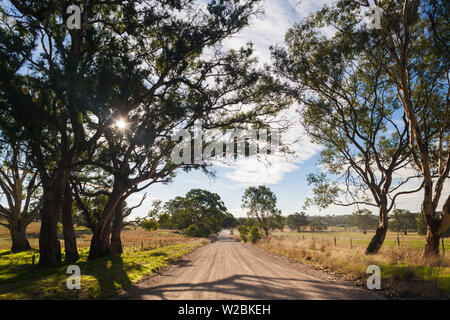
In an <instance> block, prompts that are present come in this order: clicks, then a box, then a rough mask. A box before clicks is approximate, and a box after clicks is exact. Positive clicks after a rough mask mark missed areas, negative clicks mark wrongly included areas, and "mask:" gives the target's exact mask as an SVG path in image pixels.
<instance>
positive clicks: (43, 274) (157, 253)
mask: <svg viewBox="0 0 450 320" xmlns="http://www.w3.org/2000/svg"><path fill="white" fill-rule="evenodd" d="M205 243H206V241H205V240H204V239H189V240H185V243H183V244H175V245H169V246H164V247H161V248H156V249H152V250H142V251H140V250H136V248H134V247H125V249H124V253H123V254H122V255H121V256H118V255H117V256H108V257H104V258H100V259H95V260H90V261H88V260H87V257H88V249H87V248H85V249H81V250H80V259H79V261H77V262H76V263H75V264H76V265H77V266H79V267H80V270H81V289H80V290H69V289H67V285H66V281H67V278H68V276H69V275H68V274H66V270H67V265H60V266H58V267H56V268H51V269H39V268H37V267H34V268H32V266H31V261H32V256H33V255H35V259H36V263H37V262H38V259H39V253H38V252H37V250H30V251H26V252H21V253H11V252H10V251H7V250H2V251H0V256H1V259H0V299H92V298H94V299H95V298H106V297H110V296H112V295H114V294H116V293H117V292H118V291H119V290H120V289H124V288H126V287H127V286H129V285H130V284H132V283H133V282H136V281H138V280H141V279H142V278H144V277H145V276H147V275H148V274H151V273H153V272H156V271H158V270H160V269H162V268H164V267H165V266H167V265H168V264H169V263H171V262H173V261H175V260H177V259H178V258H180V257H181V256H183V255H185V254H187V253H189V252H191V251H193V250H194V249H196V248H197V247H199V246H201V245H203V244H205Z"/></svg>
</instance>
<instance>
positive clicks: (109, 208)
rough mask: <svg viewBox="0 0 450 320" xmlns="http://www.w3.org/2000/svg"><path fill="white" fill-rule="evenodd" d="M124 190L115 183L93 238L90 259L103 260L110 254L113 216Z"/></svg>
mask: <svg viewBox="0 0 450 320" xmlns="http://www.w3.org/2000/svg"><path fill="white" fill-rule="evenodd" d="M123 190H124V189H123V187H122V186H121V185H120V183H118V182H115V184H114V187H113V191H112V192H111V195H110V196H109V199H108V202H107V203H106V206H105V208H104V209H103V213H102V219H101V220H100V221H99V223H98V225H97V227H96V228H95V231H94V234H93V236H92V240H91V247H90V250H89V258H88V259H96V258H101V257H104V256H106V255H108V254H109V253H110V236H111V223H112V219H113V214H114V212H115V210H116V208H117V207H118V206H119V204H120V201H121V199H122V195H123Z"/></svg>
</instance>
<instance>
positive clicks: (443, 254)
mask: <svg viewBox="0 0 450 320" xmlns="http://www.w3.org/2000/svg"><path fill="white" fill-rule="evenodd" d="M441 242H442V256H443V257H445V247H444V238H443V237H442V238H441Z"/></svg>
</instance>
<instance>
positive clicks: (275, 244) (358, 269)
mask: <svg viewBox="0 0 450 320" xmlns="http://www.w3.org/2000/svg"><path fill="white" fill-rule="evenodd" d="M371 234H372V232H368V233H367V234H366V235H364V234H362V232H352V231H342V232H340V231H323V232H307V233H294V232H292V233H289V232H288V233H282V232H275V233H274V234H273V235H272V236H271V237H270V238H269V239H267V240H266V241H261V242H260V243H258V246H259V247H260V248H262V249H264V250H267V251H269V252H272V253H275V254H278V255H281V256H284V257H287V258H289V259H292V260H294V261H299V262H304V263H308V264H310V265H313V266H314V267H316V268H318V269H321V270H327V271H329V272H331V273H334V274H339V275H340V276H342V277H344V278H346V279H349V280H354V281H357V282H359V283H360V284H361V285H365V282H366V280H367V278H368V274H367V273H366V270H367V267H368V266H370V265H378V266H379V267H380V269H381V276H382V285H381V286H382V289H383V290H384V291H385V292H386V293H387V294H389V295H391V296H397V297H405V298H408V297H411V298H425V299H426V298H446V299H448V298H450V257H449V256H450V253H447V256H446V257H442V256H441V258H440V259H434V260H429V259H428V260H423V259H422V257H421V255H422V251H421V249H423V246H424V236H418V235H416V234H410V235H407V236H401V235H400V237H399V238H400V247H398V242H397V234H396V233H391V232H390V233H389V234H388V236H387V238H386V240H385V243H384V245H383V248H382V249H381V251H380V252H379V253H378V254H375V255H370V256H366V255H364V250H365V247H366V245H367V244H368V243H369V240H370V237H371ZM334 237H336V239H337V240H336V246H335V244H334ZM350 238H351V239H352V243H351V244H350ZM445 246H446V247H447V248H450V243H449V239H446V240H445ZM441 252H442V251H441Z"/></svg>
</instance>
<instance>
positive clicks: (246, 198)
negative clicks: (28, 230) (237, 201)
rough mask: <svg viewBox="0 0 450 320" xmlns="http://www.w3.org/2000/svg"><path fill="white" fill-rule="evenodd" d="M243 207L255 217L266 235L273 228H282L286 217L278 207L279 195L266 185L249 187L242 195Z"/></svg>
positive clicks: (248, 213) (251, 216)
mask: <svg viewBox="0 0 450 320" xmlns="http://www.w3.org/2000/svg"><path fill="white" fill-rule="evenodd" d="M241 206H242V208H244V209H248V212H247V215H248V217H249V218H255V219H256V221H257V222H258V226H259V227H260V228H261V229H262V230H263V231H264V233H265V234H266V237H267V236H269V233H270V232H271V231H272V230H273V229H277V228H282V227H283V225H284V219H283V217H282V216H281V210H279V209H278V208H277V197H276V196H275V194H274V193H273V192H272V190H270V188H269V187H266V186H263V185H261V186H258V187H248V188H247V189H246V190H245V192H244V194H243V195H242V205H241Z"/></svg>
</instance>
